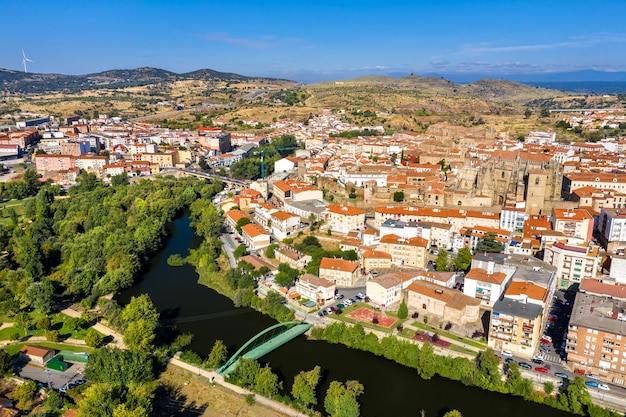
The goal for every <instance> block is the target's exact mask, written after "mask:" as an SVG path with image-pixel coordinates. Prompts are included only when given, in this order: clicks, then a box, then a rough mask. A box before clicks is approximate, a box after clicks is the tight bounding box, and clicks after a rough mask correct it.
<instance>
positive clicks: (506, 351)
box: [500, 350, 513, 358]
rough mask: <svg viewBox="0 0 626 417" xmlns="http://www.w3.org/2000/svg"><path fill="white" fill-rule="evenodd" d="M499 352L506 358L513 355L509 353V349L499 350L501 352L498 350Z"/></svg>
mask: <svg viewBox="0 0 626 417" xmlns="http://www.w3.org/2000/svg"><path fill="white" fill-rule="evenodd" d="M500 354H501V355H502V356H506V357H507V358H510V357H512V356H513V354H512V353H511V351H510V350H503V351H501V352H500Z"/></svg>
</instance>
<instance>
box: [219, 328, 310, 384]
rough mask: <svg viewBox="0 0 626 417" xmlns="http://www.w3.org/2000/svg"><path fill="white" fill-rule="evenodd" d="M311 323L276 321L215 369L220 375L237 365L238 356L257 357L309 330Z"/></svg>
mask: <svg viewBox="0 0 626 417" xmlns="http://www.w3.org/2000/svg"><path fill="white" fill-rule="evenodd" d="M312 326H313V325H312V324H310V323H305V322H302V321H287V322H285V323H278V324H275V325H273V326H271V327H268V328H267V329H265V330H263V331H262V332H259V333H258V334H257V335H255V336H254V337H253V338H251V339H250V340H248V341H247V342H246V343H245V344H244V345H243V346H242V347H241V348H239V350H238V351H237V352H235V354H234V355H233V356H231V357H230V359H228V361H226V363H225V364H224V365H223V366H222V367H221V368H218V369H217V370H216V372H217V373H218V374H220V375H222V376H225V375H228V374H229V373H231V372H232V371H234V370H235V368H236V367H237V362H238V361H239V359H240V358H248V359H254V360H256V359H259V358H260V357H262V356H264V355H266V354H268V353H270V352H271V351H273V350H274V349H277V348H279V347H280V346H282V345H284V344H285V343H287V342H289V341H290V340H292V339H295V338H296V337H298V336H300V335H301V334H303V333H305V332H306V331H307V330H309V329H310V328H311V327H312Z"/></svg>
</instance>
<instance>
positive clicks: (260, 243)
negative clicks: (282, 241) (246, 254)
mask: <svg viewBox="0 0 626 417" xmlns="http://www.w3.org/2000/svg"><path fill="white" fill-rule="evenodd" d="M241 238H242V239H243V243H244V244H245V245H246V246H247V247H248V248H250V249H251V250H259V249H263V248H266V247H268V246H269V245H270V234H269V233H268V232H267V231H266V230H265V229H264V228H262V227H261V226H259V225H258V224H256V223H248V224H246V225H244V226H241Z"/></svg>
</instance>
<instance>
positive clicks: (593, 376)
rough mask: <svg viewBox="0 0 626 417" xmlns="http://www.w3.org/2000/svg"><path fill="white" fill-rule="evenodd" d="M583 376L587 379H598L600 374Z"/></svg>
mask: <svg viewBox="0 0 626 417" xmlns="http://www.w3.org/2000/svg"><path fill="white" fill-rule="evenodd" d="M585 377H587V378H589V379H600V375H596V374H587V375H585Z"/></svg>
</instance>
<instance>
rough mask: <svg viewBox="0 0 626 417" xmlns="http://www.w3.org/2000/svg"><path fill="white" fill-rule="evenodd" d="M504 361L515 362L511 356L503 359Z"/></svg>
mask: <svg viewBox="0 0 626 417" xmlns="http://www.w3.org/2000/svg"><path fill="white" fill-rule="evenodd" d="M504 362H505V363H511V362H515V360H514V359H513V358H506V359H505V360H504Z"/></svg>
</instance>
